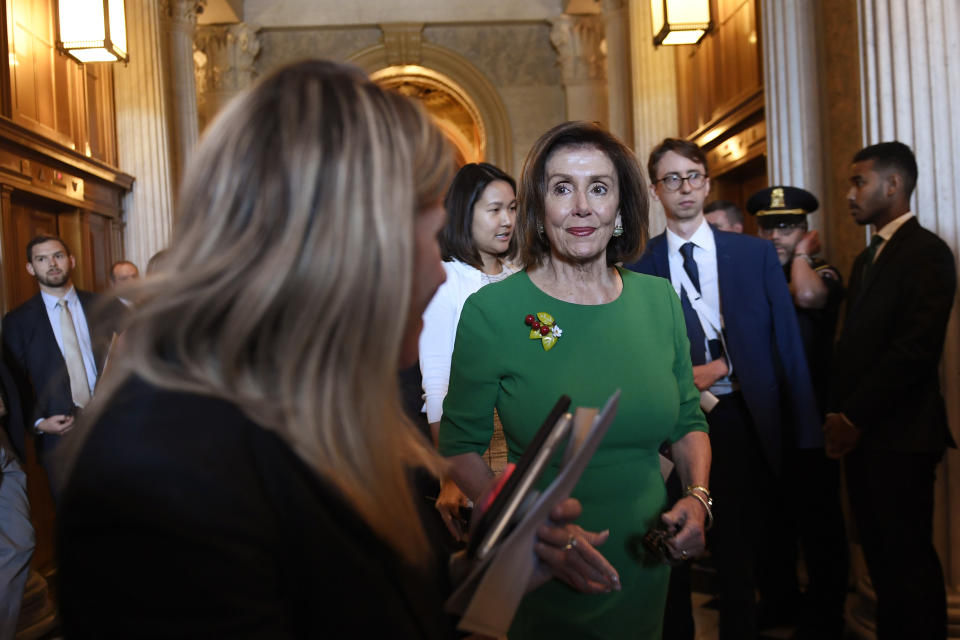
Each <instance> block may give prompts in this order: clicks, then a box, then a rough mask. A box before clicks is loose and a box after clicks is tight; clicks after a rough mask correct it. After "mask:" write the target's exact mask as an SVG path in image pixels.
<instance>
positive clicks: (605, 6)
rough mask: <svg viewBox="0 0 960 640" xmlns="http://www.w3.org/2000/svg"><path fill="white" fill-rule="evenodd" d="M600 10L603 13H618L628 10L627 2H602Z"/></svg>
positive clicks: (618, 0) (619, 0)
mask: <svg viewBox="0 0 960 640" xmlns="http://www.w3.org/2000/svg"><path fill="white" fill-rule="evenodd" d="M600 8H601V10H602V11H603V13H616V12H617V11H620V10H622V9H626V8H627V0H601V2H600Z"/></svg>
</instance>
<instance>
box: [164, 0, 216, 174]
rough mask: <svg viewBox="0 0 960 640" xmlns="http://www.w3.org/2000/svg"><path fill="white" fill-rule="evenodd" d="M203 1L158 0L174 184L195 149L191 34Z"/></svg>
mask: <svg viewBox="0 0 960 640" xmlns="http://www.w3.org/2000/svg"><path fill="white" fill-rule="evenodd" d="M206 4H207V0H160V25H161V30H162V32H163V38H162V40H161V43H162V46H163V60H164V64H165V67H164V68H165V71H166V73H167V78H166V80H167V83H166V96H165V99H166V101H167V108H168V109H169V110H170V116H171V124H172V135H171V143H172V144H171V151H172V161H173V175H174V179H175V181H176V182H177V183H179V178H180V176H181V175H182V174H183V170H184V167H186V165H187V162H188V161H189V159H190V156H191V155H192V154H193V151H194V149H195V148H196V146H197V137H198V127H197V92H196V87H195V84H194V74H193V33H194V30H195V29H196V27H197V13H198V11H202V9H203V7H204V6H205V5H206Z"/></svg>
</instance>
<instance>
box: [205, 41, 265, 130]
mask: <svg viewBox="0 0 960 640" xmlns="http://www.w3.org/2000/svg"><path fill="white" fill-rule="evenodd" d="M259 33H260V27H258V26H254V25H249V24H246V23H244V22H240V23H237V24H230V25H210V26H202V27H199V28H198V29H197V33H196V37H195V39H194V45H195V47H196V50H195V52H194V62H195V65H196V66H195V72H196V78H197V101H198V104H199V109H200V121H201V123H203V125H204V126H206V124H207V123H209V122H210V120H212V119H213V117H214V116H215V115H216V113H217V112H218V111H219V110H220V108H221V107H222V106H223V105H225V104H226V103H227V102H229V101H230V99H231V98H233V97H234V96H235V95H237V94H238V93H240V92H241V91H243V90H244V89H246V88H247V87H249V86H250V85H251V84H252V83H253V81H254V79H255V78H256V76H257V71H256V67H255V66H254V62H255V61H256V59H257V56H258V55H259V54H260V38H259V35H258V34H259Z"/></svg>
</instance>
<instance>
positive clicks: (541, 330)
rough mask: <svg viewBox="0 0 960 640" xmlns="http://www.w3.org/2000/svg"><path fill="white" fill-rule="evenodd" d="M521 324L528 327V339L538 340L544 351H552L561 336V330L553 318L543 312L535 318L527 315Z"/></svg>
mask: <svg viewBox="0 0 960 640" xmlns="http://www.w3.org/2000/svg"><path fill="white" fill-rule="evenodd" d="M523 322H524V324H526V325H527V326H528V327H530V339H531V340H539V341H540V343H541V344H542V345H543V350H544V351H550V349H553V345H555V344H557V340H559V339H560V336H562V335H563V329H561V328H560V327H558V326H557V322H556V320H554V319H553V316H552V315H550V314H549V313H546V312H545V311H540V312H538V313H537V315H536V316H534V315H533V314H532V313H531V314H527V317H526V318H524V319H523Z"/></svg>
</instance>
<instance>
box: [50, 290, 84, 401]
mask: <svg viewBox="0 0 960 640" xmlns="http://www.w3.org/2000/svg"><path fill="white" fill-rule="evenodd" d="M57 306H58V307H60V333H61V334H62V336H63V359H64V360H65V361H66V363H67V375H68V376H70V393H71V395H72V396H73V403H74V404H75V405H77V406H78V407H84V406H86V405H87V403H88V402H90V383H89V382H87V369H86V367H84V366H83V354H82V353H81V352H80V341H79V340H78V339H77V330H76V329H75V328H74V326H73V314H71V313H70V309H69V308H68V307H67V299H66V298H60V301H59V302H57Z"/></svg>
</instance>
